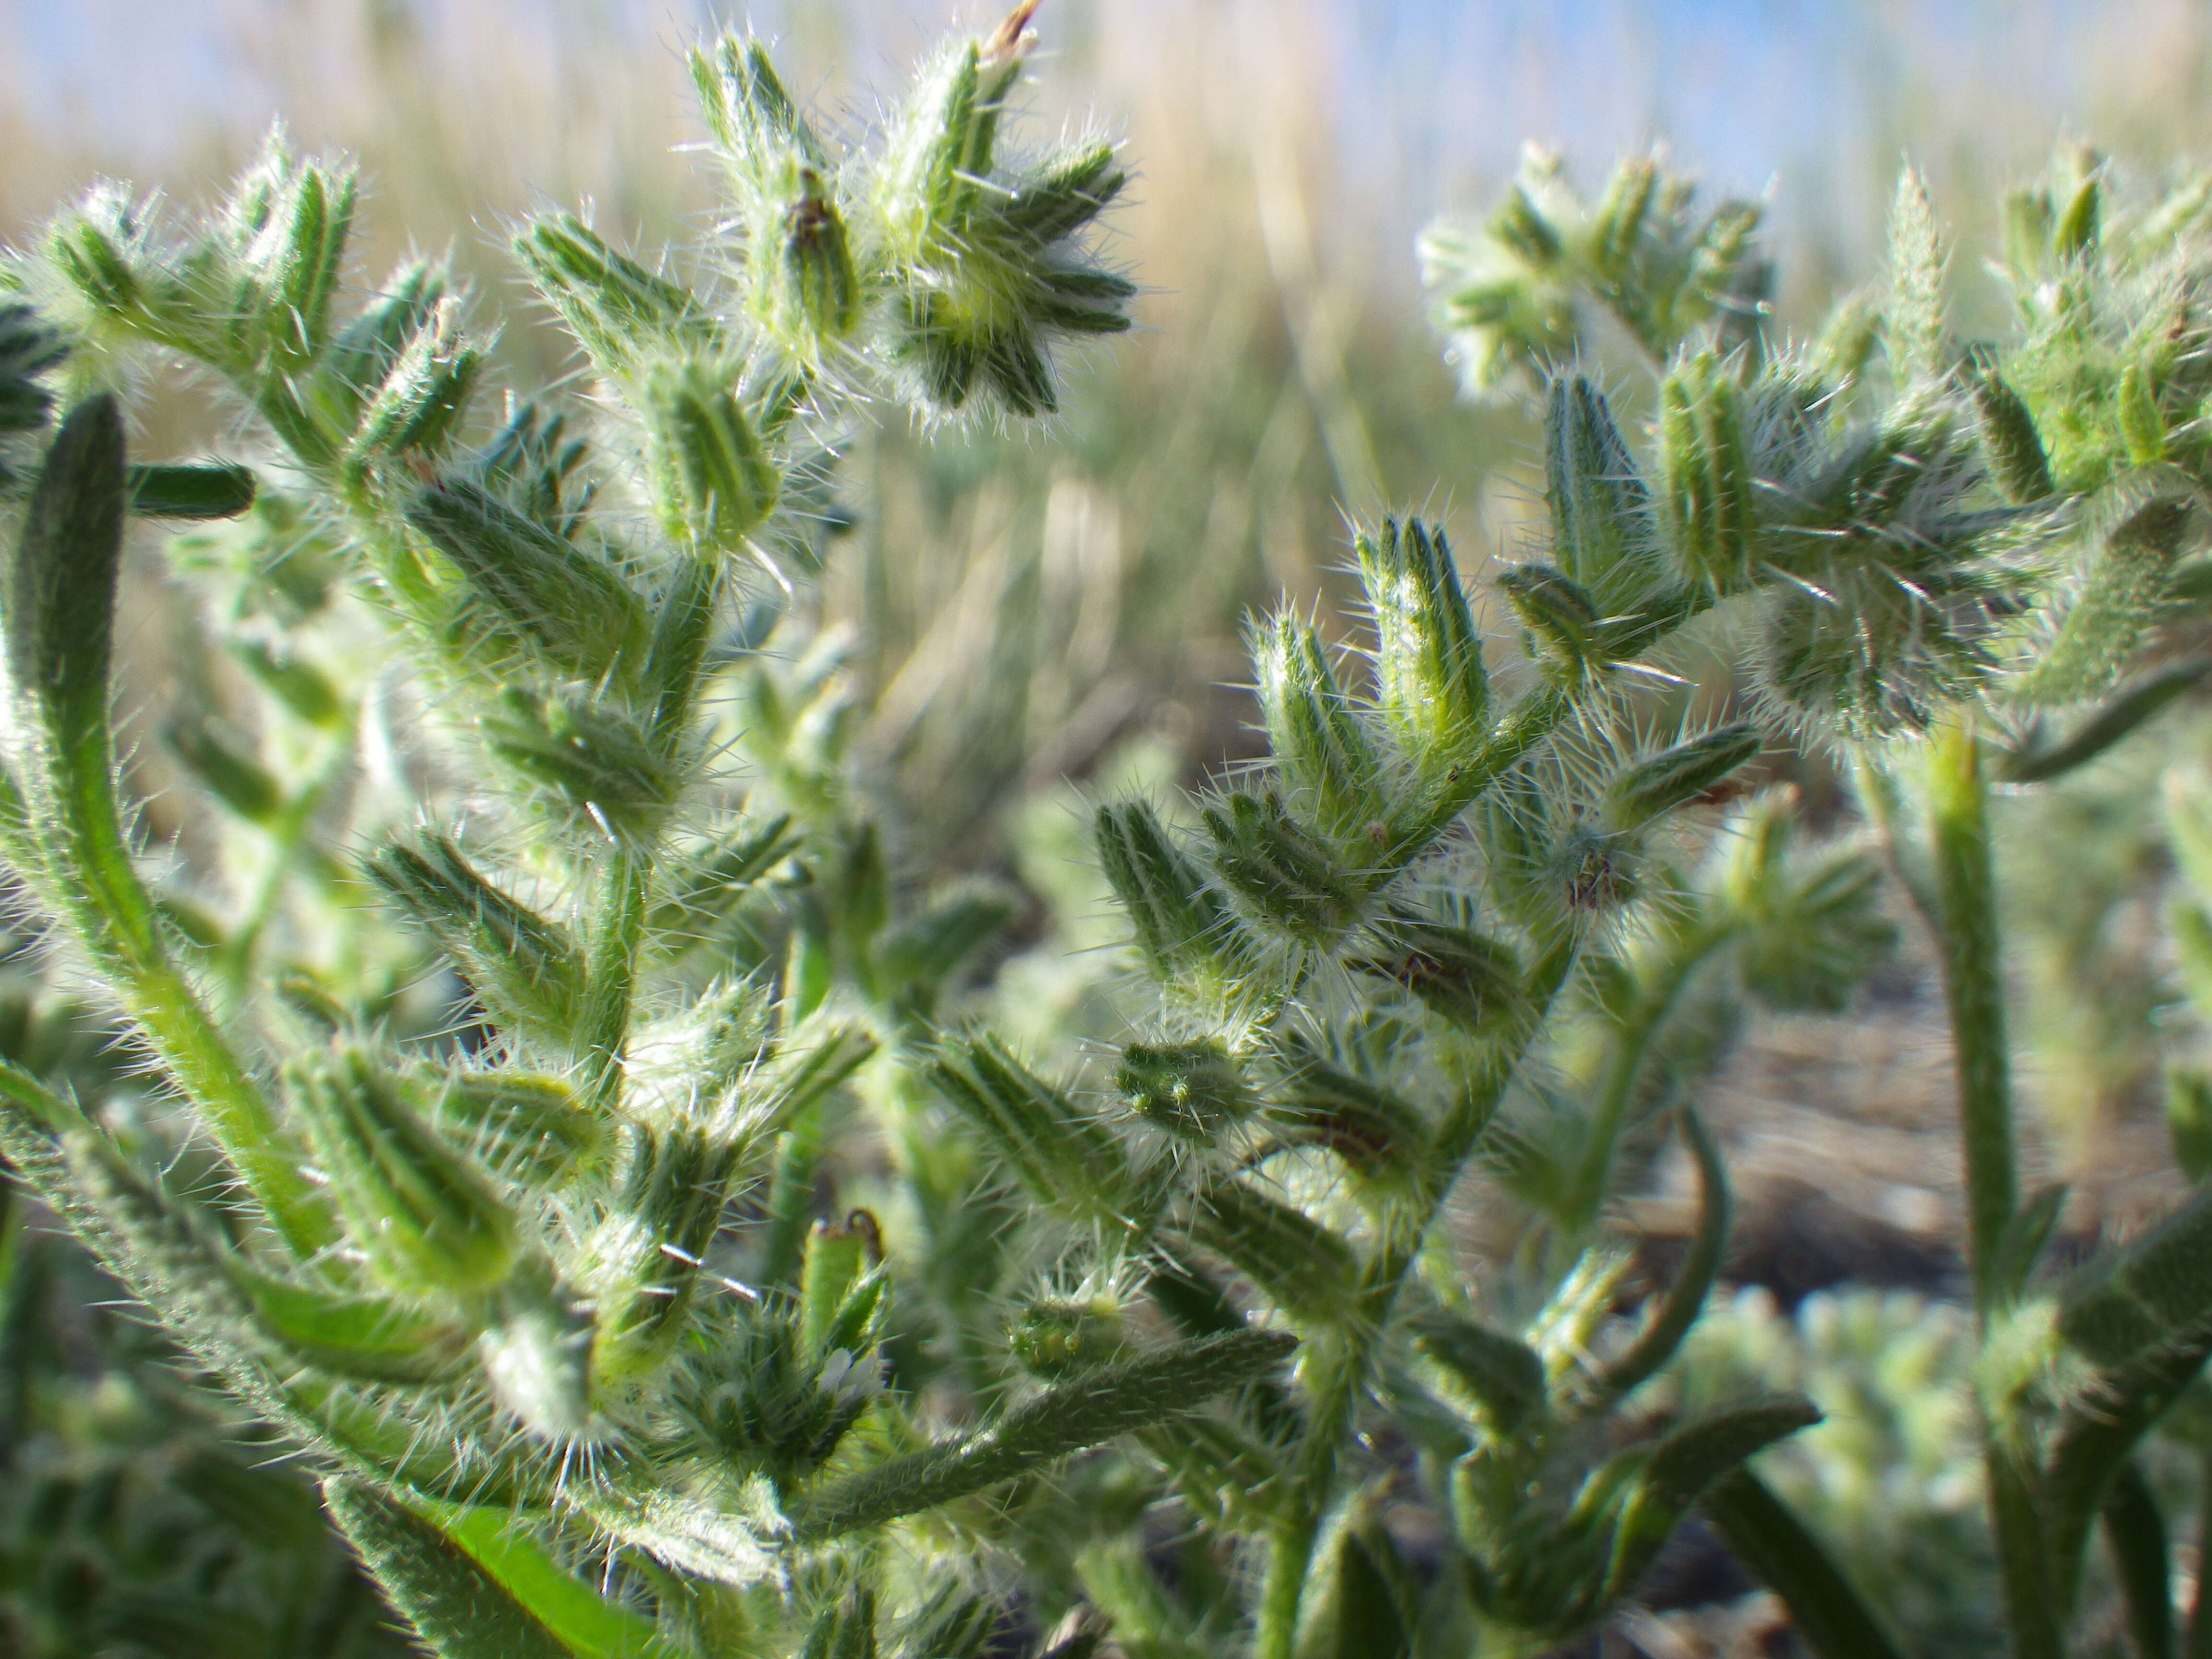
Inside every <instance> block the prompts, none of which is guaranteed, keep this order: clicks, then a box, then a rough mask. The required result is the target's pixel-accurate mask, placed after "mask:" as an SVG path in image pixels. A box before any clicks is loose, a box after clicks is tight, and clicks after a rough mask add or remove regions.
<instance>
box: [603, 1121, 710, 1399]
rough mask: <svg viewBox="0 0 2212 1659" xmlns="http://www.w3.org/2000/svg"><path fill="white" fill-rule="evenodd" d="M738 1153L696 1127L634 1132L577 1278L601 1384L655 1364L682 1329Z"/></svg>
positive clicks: (658, 1362) (645, 1129)
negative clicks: (589, 1316) (583, 1289)
mask: <svg viewBox="0 0 2212 1659" xmlns="http://www.w3.org/2000/svg"><path fill="white" fill-rule="evenodd" d="M742 1150H743V1148H742V1146H740V1145H739V1144H738V1143H737V1142H735V1141H732V1140H728V1139H724V1138H722V1137H720V1136H717V1135H714V1134H711V1133H706V1132H704V1131H702V1130H698V1129H693V1128H675V1129H653V1128H647V1127H643V1126H639V1127H636V1128H635V1129H634V1130H632V1132H631V1141H630V1146H629V1164H628V1167H627V1168H626V1169H624V1170H623V1175H622V1181H621V1185H620V1188H618V1190H617V1193H616V1194H615V1196H614V1200H613V1201H612V1203H611V1205H610V1206H609V1212H608V1215H607V1218H606V1220H605V1222H603V1223H602V1224H601V1225H600V1226H599V1229H598V1231H597V1232H596V1233H595V1234H594V1235H593V1237H592V1241H591V1243H590V1247H589V1249H588V1251H587V1253H586V1254H587V1258H588V1261H589V1264H590V1265H589V1267H588V1268H587V1270H586V1273H584V1274H583V1275H582V1282H583V1283H585V1284H586V1285H588V1286H589V1287H590V1288H591V1289H592V1291H593V1292H594V1293H595V1295H596V1297H597V1299H598V1304H599V1342H598V1346H596V1347H595V1348H594V1350H593V1352H592V1370H593V1374H594V1376H596V1377H598V1378H599V1379H600V1380H601V1381H602V1382H604V1381H607V1380H610V1379H617V1378H623V1377H629V1376H635V1375H637V1374H639V1373H640V1372H642V1371H647V1370H652V1369H653V1368H654V1367H655V1366H657V1365H659V1364H660V1363H661V1361H662V1360H663V1359H665V1358H666V1357H667V1353H668V1351H669V1348H670V1347H671V1345H673V1344H674V1342H675V1341H676V1340H677V1338H678V1335H679V1334H681V1333H682V1331H683V1329H684V1320H685V1317H686V1316H687V1315H688V1314H689V1313H690V1309H691V1300H692V1297H693V1295H694V1293H695V1291H696V1285H697V1281H698V1277H699V1266H700V1262H701V1261H702V1258H703V1257H704V1256H705V1255H706V1252H707V1248H708V1245H709V1244H711V1243H713V1242H714V1231H715V1229H716V1228H717V1227H719V1226H720V1225H721V1218H722V1207H723V1206H724V1205H725V1204H726V1203H727V1202H728V1201H729V1194H730V1183H731V1182H732V1178H733V1177H734V1176H735V1174H736V1171H737V1165H738V1154H739V1152H741V1151H742Z"/></svg>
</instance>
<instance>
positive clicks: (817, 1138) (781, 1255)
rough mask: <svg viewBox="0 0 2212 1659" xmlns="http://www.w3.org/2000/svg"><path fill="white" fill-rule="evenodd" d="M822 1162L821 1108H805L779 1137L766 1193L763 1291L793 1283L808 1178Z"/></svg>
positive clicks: (810, 1200) (809, 1202)
mask: <svg viewBox="0 0 2212 1659" xmlns="http://www.w3.org/2000/svg"><path fill="white" fill-rule="evenodd" d="M821 1161H822V1108H821V1106H820V1105H819V1104H818V1103H817V1104H816V1105H813V1106H810V1107H808V1108H807V1109H805V1111H803V1112H801V1113H800V1114H799V1116H798V1117H797V1118H796V1119H795V1120H793V1123H792V1126H791V1127H789V1128H788V1129H786V1130H785V1131H784V1132H783V1141H782V1144H781V1146H778V1147H777V1148H776V1153H775V1174H774V1176H771V1177H770V1179H769V1189H768V1236H767V1237H766V1238H765V1239H763V1241H762V1244H761V1265H760V1268H759V1273H760V1281H761V1283H762V1284H763V1285H792V1284H796V1283H797V1282H798V1278H799V1243H800V1241H801V1240H802V1239H804V1238H805V1236H806V1224H807V1218H808V1214H809V1212H811V1209H812V1208H813V1205H814V1175H815V1170H816V1169H817V1167H818V1166H819V1164H821Z"/></svg>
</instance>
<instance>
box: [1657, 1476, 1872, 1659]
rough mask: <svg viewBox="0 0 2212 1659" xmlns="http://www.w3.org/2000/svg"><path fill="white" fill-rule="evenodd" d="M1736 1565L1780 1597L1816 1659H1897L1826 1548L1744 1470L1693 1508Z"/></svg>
mask: <svg viewBox="0 0 2212 1659" xmlns="http://www.w3.org/2000/svg"><path fill="white" fill-rule="evenodd" d="M1699 1504H1700V1506H1701V1507H1702V1508H1703V1509H1704V1510H1705V1518H1706V1519H1707V1520H1709V1521H1711V1522H1712V1523H1713V1525H1714V1527H1715V1528H1717V1529H1718V1530H1719V1532H1720V1534H1721V1536H1722V1537H1723V1538H1724V1539H1726V1540H1727V1541H1728V1547H1729V1549H1730V1550H1731V1551H1732V1552H1733V1553H1735V1557H1736V1559H1738V1560H1740V1561H1741V1562H1742V1563H1743V1565H1745V1566H1746V1567H1747V1568H1748V1569H1749V1570H1750V1571H1751V1573H1752V1575H1753V1577H1756V1578H1758V1579H1759V1581H1760V1582H1761V1583H1764V1584H1765V1585H1766V1587H1767V1588H1768V1589H1771V1590H1772V1591H1773V1592H1774V1593H1775V1594H1776V1595H1779V1596H1780V1597H1781V1598H1782V1600H1783V1601H1784V1603H1786V1604H1787V1605H1788V1607H1789V1608H1790V1627H1791V1628H1792V1629H1794V1630H1795V1631H1796V1632H1797V1634H1798V1635H1799V1636H1800V1637H1802V1638H1803V1639H1804V1643H1805V1645H1806V1646H1807V1647H1808V1648H1810V1649H1811V1650H1813V1653H1814V1659H1903V1650H1901V1649H1899V1647H1898V1645H1897V1644H1896V1643H1895V1642H1894V1641H1893V1639H1892V1638H1891V1637H1890V1634H1889V1632H1887V1631H1886V1630H1884V1629H1883V1628H1882V1626H1881V1621H1880V1620H1877V1619H1876V1618H1875V1615H1874V1613H1873V1610H1872V1609H1871V1608H1869V1607H1868V1606H1867V1604H1866V1603H1865V1602H1864V1601H1863V1600H1861V1599H1860V1596H1859V1593H1858V1591H1857V1590H1856V1589H1853V1588H1852V1587H1851V1583H1850V1580H1849V1579H1848V1578H1846V1577H1844V1572H1843V1569H1842V1568H1840V1567H1838V1565H1836V1563H1835V1560H1834V1559H1833V1558H1832V1557H1831V1556H1830V1555H1829V1553H1828V1552H1827V1548H1826V1546H1825V1545H1823V1544H1822V1543H1821V1542H1820V1540H1819V1539H1818V1538H1817V1537H1815V1536H1814V1534H1813V1533H1812V1531H1811V1530H1810V1529H1809V1528H1807V1527H1806V1525H1805V1523H1804V1522H1802V1521H1800V1520H1799V1519H1798V1518H1797V1516H1796V1515H1795V1514H1793V1513H1792V1512H1791V1511H1790V1508H1789V1507H1788V1505H1786V1504H1784V1503H1783V1502H1782V1500H1781V1499H1780V1498H1777V1497H1776V1496H1775V1495H1774V1494H1773V1493H1772V1492H1770V1491H1769V1490H1768V1489H1767V1488H1766V1486H1765V1483H1763V1482H1762V1481H1761V1480H1759V1477H1758V1476H1757V1475H1755V1474H1752V1473H1751V1471H1750V1470H1748V1469H1738V1470H1736V1471H1735V1473H1734V1474H1729V1475H1728V1476H1726V1477H1724V1478H1723V1479H1722V1480H1718V1481H1717V1482H1715V1483H1714V1485H1713V1486H1712V1487H1711V1489H1710V1490H1708V1491H1707V1492H1706V1493H1705V1497H1704V1498H1701V1499H1699Z"/></svg>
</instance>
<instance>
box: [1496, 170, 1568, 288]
mask: <svg viewBox="0 0 2212 1659" xmlns="http://www.w3.org/2000/svg"><path fill="white" fill-rule="evenodd" d="M1484 229H1485V230H1486V232H1487V233H1488V234H1489V236H1490V239H1491V240H1492V241H1494V242H1496V243H1498V246H1501V247H1504V248H1508V249H1510V250H1511V251H1512V252H1513V253H1515V254H1516V255H1517V256H1518V257H1519V258H1522V259H1523V260H1525V261H1526V262H1527V263H1528V264H1530V265H1532V266H1534V267H1535V268H1536V269H1537V270H1543V269H1544V268H1545V267H1547V266H1548V265H1551V264H1554V263H1556V262H1557V261H1558V259H1559V256H1560V254H1561V253H1562V252H1565V246H1564V244H1562V242H1561V241H1560V240H1559V231H1558V230H1557V229H1556V228H1554V227H1553V224H1552V222H1551V221H1550V220H1549V219H1547V218H1546V217H1545V216H1544V214H1543V211H1542V210H1541V209H1540V208H1538V207H1537V205H1536V204H1535V203H1534V202H1533V201H1531V200H1530V199H1529V196H1528V189H1527V187H1526V186H1524V185H1520V184H1516V185H1513V186H1512V187H1511V188H1510V189H1509V190H1508V191H1506V192H1505V196H1504V200H1502V201H1500V202H1499V203H1498V207H1497V210H1495V211H1494V212H1493V213H1492V215H1491V216H1490V222H1489V223H1487V224H1486V225H1485V226H1484Z"/></svg>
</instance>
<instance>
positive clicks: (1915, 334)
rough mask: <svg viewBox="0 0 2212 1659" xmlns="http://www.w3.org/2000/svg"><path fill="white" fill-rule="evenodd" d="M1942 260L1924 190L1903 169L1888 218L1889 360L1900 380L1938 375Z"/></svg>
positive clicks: (1940, 370)
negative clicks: (1894, 366)
mask: <svg viewBox="0 0 2212 1659" xmlns="http://www.w3.org/2000/svg"><path fill="white" fill-rule="evenodd" d="M1943 259H1944V255H1943V242H1942V236H1941V234H1939V233H1938V232H1937V230H1936V209H1935V206H1934V204H1931V203H1930V202H1929V199H1928V185H1927V184H1926V182H1925V181H1924V180H1923V179H1922V178H1921V176H1920V174H1919V173H1917V172H1916V171H1915V170H1914V169H1913V168H1911V167H1906V168H1905V171H1904V172H1903V173H1900V174H1899V176H1898V180H1897V197H1896V200H1895V202H1894V204H1893V205H1892V207H1891V209H1890V214H1889V306H1888V323H1889V356H1890V361H1891V362H1893V363H1894V364H1895V365H1896V368H1897V374H1898V378H1899V380H1936V379H1940V378H1941V377H1942V374H1943V370H1944V362H1943Z"/></svg>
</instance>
